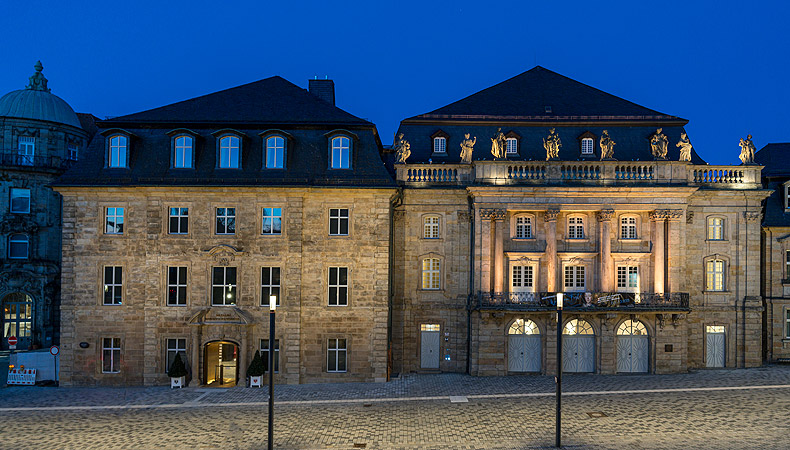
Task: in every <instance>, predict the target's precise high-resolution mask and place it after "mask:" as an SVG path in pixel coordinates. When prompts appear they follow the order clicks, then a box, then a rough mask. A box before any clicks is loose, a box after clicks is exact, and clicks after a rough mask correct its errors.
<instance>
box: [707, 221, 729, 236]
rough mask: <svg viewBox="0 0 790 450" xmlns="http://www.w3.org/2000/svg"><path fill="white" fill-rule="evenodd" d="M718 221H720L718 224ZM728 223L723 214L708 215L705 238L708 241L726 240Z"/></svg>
mask: <svg viewBox="0 0 790 450" xmlns="http://www.w3.org/2000/svg"><path fill="white" fill-rule="evenodd" d="M716 221H720V223H719V224H718V225H716ZM726 225H727V219H726V218H725V217H722V216H708V217H707V218H706V220H705V239H706V240H708V241H726V240H727V235H726V230H727V229H726ZM717 229H718V231H719V233H720V235H721V236H720V237H718V238H717V237H716V230H717Z"/></svg>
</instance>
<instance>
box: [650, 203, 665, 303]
mask: <svg viewBox="0 0 790 450" xmlns="http://www.w3.org/2000/svg"><path fill="white" fill-rule="evenodd" d="M666 217H667V212H666V210H663V209H657V210H655V211H652V212H651V213H650V220H651V221H653V224H654V230H655V231H654V233H655V234H654V235H653V292H654V293H656V294H663V293H664V219H665V218H666Z"/></svg>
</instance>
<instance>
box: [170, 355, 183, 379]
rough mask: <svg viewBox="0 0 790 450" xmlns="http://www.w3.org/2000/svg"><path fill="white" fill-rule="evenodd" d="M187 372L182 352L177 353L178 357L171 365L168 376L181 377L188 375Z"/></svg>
mask: <svg viewBox="0 0 790 450" xmlns="http://www.w3.org/2000/svg"><path fill="white" fill-rule="evenodd" d="M187 374H188V372H187V368H186V366H185V365H184V361H182V360H181V354H180V353H176V358H175V359H174V360H173V364H171V365H170V369H168V371H167V376H169V377H170V378H181V377H185V376H187Z"/></svg>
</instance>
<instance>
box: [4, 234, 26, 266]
mask: <svg viewBox="0 0 790 450" xmlns="http://www.w3.org/2000/svg"><path fill="white" fill-rule="evenodd" d="M19 236H21V237H23V238H24V239H21V238H19ZM15 238H16V239H15ZM20 244H24V245H25V256H11V255H12V253H11V251H12V249H13V248H14V247H15V246H17V247H18V246H19V245H20ZM8 259H16V260H23V259H30V236H28V235H27V234H25V233H11V234H9V235H8Z"/></svg>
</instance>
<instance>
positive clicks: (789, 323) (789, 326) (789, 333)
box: [785, 308, 790, 339]
mask: <svg viewBox="0 0 790 450" xmlns="http://www.w3.org/2000/svg"><path fill="white" fill-rule="evenodd" d="M785 338H786V339H790V308H788V309H786V310H785Z"/></svg>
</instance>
